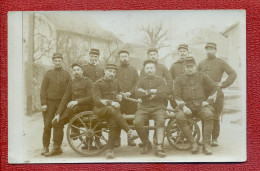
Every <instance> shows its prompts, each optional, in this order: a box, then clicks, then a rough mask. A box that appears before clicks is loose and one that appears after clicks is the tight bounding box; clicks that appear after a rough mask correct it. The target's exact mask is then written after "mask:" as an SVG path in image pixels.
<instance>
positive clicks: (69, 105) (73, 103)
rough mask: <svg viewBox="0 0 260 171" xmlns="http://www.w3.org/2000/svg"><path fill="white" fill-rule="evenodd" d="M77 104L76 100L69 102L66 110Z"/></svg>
mask: <svg viewBox="0 0 260 171" xmlns="http://www.w3.org/2000/svg"><path fill="white" fill-rule="evenodd" d="M77 104H78V101H77V100H74V101H70V102H69V103H68V105H67V108H72V107H73V106H75V105H77Z"/></svg>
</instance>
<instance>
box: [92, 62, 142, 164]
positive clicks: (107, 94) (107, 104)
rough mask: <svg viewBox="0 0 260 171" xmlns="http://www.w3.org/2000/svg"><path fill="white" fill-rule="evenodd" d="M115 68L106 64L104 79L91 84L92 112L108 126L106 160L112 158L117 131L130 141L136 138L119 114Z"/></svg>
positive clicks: (118, 90)
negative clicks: (125, 135)
mask: <svg viewBox="0 0 260 171" xmlns="http://www.w3.org/2000/svg"><path fill="white" fill-rule="evenodd" d="M116 71H117V66H116V65H114V64H107V65H106V69H105V75H104V77H102V78H100V79H99V80H98V81H96V82H95V83H94V84H93V90H92V93H93V100H94V105H95V107H94V109H93V112H94V113H95V114H96V115H97V116H98V117H99V118H103V119H105V120H106V121H107V122H108V124H109V138H108V142H107V151H106V158H107V159H112V158H113V157H114V154H113V148H114V144H115V139H116V137H117V133H118V129H121V128H122V129H123V130H124V131H125V132H127V135H128V138H129V139H130V141H131V140H133V139H135V138H137V135H134V134H133V131H132V130H131V129H130V127H129V125H128V124H127V122H126V120H125V119H124V118H123V116H122V115H121V113H120V104H119V102H120V101H121V100H122V94H120V93H121V88H120V85H119V82H118V80H117V79H115V76H116Z"/></svg>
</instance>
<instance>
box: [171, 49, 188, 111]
mask: <svg viewBox="0 0 260 171" xmlns="http://www.w3.org/2000/svg"><path fill="white" fill-rule="evenodd" d="M188 50H189V49H188V45H186V44H180V45H179V47H178V54H179V57H180V59H179V60H178V61H176V62H174V63H173V64H172V66H171V68H170V73H171V75H172V79H173V81H174V80H175V79H176V78H177V77H178V76H179V75H181V74H184V73H185V69H184V68H185V67H184V64H183V63H184V59H185V58H186V57H187V55H188V53H189V51H188ZM173 89H174V88H173ZM173 91H174V90H173ZM170 102H171V106H172V107H173V108H175V107H176V105H177V104H176V102H175V100H174V97H173V99H172V100H171V101H170Z"/></svg>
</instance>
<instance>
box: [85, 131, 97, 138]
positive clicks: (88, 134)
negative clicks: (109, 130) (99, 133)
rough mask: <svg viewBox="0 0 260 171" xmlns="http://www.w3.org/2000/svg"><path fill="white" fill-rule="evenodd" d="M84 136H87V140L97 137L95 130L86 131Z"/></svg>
mask: <svg viewBox="0 0 260 171" xmlns="http://www.w3.org/2000/svg"><path fill="white" fill-rule="evenodd" d="M84 134H85V135H86V137H87V138H91V137H93V136H94V135H95V133H94V130H93V129H86V130H85V131H84Z"/></svg>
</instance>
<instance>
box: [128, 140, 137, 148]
mask: <svg viewBox="0 0 260 171" xmlns="http://www.w3.org/2000/svg"><path fill="white" fill-rule="evenodd" d="M127 144H128V146H132V147H134V146H136V143H135V142H134V140H127Z"/></svg>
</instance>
